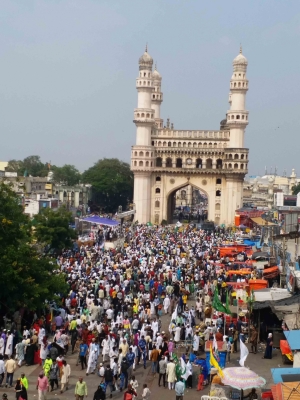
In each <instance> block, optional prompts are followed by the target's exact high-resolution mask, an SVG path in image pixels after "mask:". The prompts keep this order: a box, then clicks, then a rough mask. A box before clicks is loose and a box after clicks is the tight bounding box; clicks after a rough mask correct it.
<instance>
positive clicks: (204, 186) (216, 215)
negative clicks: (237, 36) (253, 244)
mask: <svg viewBox="0 0 300 400" xmlns="http://www.w3.org/2000/svg"><path fill="white" fill-rule="evenodd" d="M247 65H248V62H247V59H246V57H245V56H244V55H243V54H242V49H240V53H239V54H238V56H237V57H236V58H235V59H234V60H233V74H232V77H231V80H230V92H229V104H230V108H229V111H228V112H227V118H226V120H223V121H222V122H221V127H220V130H217V131H216V130H206V131H204V130H194V131H191V130H175V129H174V127H173V125H172V124H171V126H170V122H169V120H167V124H166V126H164V123H163V119H162V118H161V115H160V106H161V103H162V101H163V94H162V91H161V82H162V77H161V75H160V74H159V72H158V71H157V70H156V68H155V70H154V71H153V59H152V57H151V56H150V55H149V53H148V51H147V48H146V51H145V53H144V54H143V55H142V56H141V57H140V59H139V74H138V77H137V79H136V88H137V92H138V104H137V108H136V109H135V110H134V123H135V125H136V144H135V146H133V147H132V152H131V169H132V171H133V173H134V203H135V207H136V220H137V221H139V222H140V223H146V222H148V221H151V222H154V223H160V222H161V221H162V220H168V222H172V213H173V210H174V207H175V202H176V199H175V196H174V194H175V193H176V191H178V190H179V189H181V188H183V187H185V186H187V185H191V186H193V187H194V188H196V189H199V190H201V191H202V192H204V193H205V194H206V195H207V197H208V219H209V220H212V221H215V222H216V223H220V224H221V223H225V224H232V223H233V221H234V214H235V210H236V209H237V208H239V207H241V206H242V205H243V200H242V197H243V180H244V177H245V175H246V174H247V172H248V171H247V169H248V149H246V148H244V132H245V128H246V126H247V125H248V111H246V108H245V100H246V93H247V90H248V80H247V77H246V72H247Z"/></svg>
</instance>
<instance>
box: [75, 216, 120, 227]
mask: <svg viewBox="0 0 300 400" xmlns="http://www.w3.org/2000/svg"><path fill="white" fill-rule="evenodd" d="M80 221H85V222H90V223H91V224H96V225H106V226H117V225H119V224H120V222H118V221H115V220H113V219H109V218H102V217H99V216H98V215H92V216H90V217H86V218H82V219H81V220H80Z"/></svg>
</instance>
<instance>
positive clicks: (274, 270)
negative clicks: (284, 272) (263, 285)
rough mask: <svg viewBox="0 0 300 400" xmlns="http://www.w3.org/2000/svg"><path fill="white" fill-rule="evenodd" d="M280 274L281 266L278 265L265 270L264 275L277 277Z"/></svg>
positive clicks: (265, 276)
mask: <svg viewBox="0 0 300 400" xmlns="http://www.w3.org/2000/svg"><path fill="white" fill-rule="evenodd" d="M278 274H279V268H278V267H271V268H266V269H264V270H263V275H264V278H268V279H270V278H275V277H276V276H277V275H278Z"/></svg>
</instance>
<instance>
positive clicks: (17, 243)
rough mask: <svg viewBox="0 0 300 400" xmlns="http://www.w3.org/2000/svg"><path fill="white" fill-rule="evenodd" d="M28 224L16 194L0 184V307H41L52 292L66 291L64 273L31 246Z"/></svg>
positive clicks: (30, 231) (31, 240) (53, 295)
mask: <svg viewBox="0 0 300 400" xmlns="http://www.w3.org/2000/svg"><path fill="white" fill-rule="evenodd" d="M32 243H33V236H32V227H31V223H30V221H29V218H28V217H27V216H26V215H25V214H23V207H22V205H21V204H20V201H19V198H18V196H17V195H16V194H15V193H14V192H13V191H12V189H11V188H10V187H9V186H8V185H4V184H0V270H1V279H0V307H1V308H2V309H5V310H15V309H17V308H19V307H22V306H26V307H28V308H29V309H31V310H35V309H37V308H41V307H42V306H43V303H44V301H45V300H46V299H48V300H50V299H53V298H54V297H55V293H66V291H67V285H66V282H65V278H64V275H62V274H60V273H59V271H58V269H57V265H56V263H55V262H53V260H51V259H49V258H46V257H40V255H39V254H38V253H37V251H36V249H35V246H33V244H32Z"/></svg>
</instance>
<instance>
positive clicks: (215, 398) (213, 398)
mask: <svg viewBox="0 0 300 400" xmlns="http://www.w3.org/2000/svg"><path fill="white" fill-rule="evenodd" d="M210 400H220V397H217V396H211V397H210Z"/></svg>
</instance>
